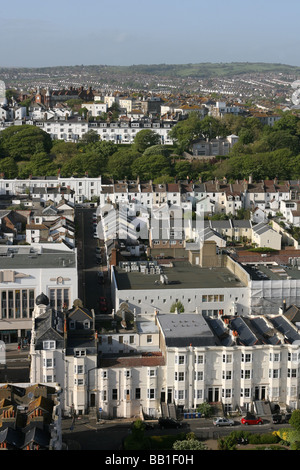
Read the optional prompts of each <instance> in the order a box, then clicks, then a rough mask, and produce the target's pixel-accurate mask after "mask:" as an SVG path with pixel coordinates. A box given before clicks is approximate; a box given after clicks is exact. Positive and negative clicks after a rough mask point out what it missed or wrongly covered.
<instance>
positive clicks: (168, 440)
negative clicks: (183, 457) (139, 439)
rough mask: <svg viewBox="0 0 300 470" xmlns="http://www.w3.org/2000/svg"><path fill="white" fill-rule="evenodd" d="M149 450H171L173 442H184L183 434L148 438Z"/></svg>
mask: <svg viewBox="0 0 300 470" xmlns="http://www.w3.org/2000/svg"><path fill="white" fill-rule="evenodd" d="M148 439H149V442H150V448H151V449H153V450H169V449H172V447H173V444H174V442H176V441H181V440H185V439H186V437H185V433H179V434H171V435H169V434H166V435H162V436H149V438H148Z"/></svg>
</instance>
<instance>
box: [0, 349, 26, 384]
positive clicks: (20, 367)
mask: <svg viewBox="0 0 300 470" xmlns="http://www.w3.org/2000/svg"><path fill="white" fill-rule="evenodd" d="M29 367H30V359H29V349H20V350H18V345H17V344H16V343H13V344H7V345H6V351H5V363H4V364H1V363H0V383H6V382H14V383H15V382H20V383H21V382H22V383H23V382H24V383H28V382H29Z"/></svg>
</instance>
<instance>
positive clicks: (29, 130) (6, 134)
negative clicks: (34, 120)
mask: <svg viewBox="0 0 300 470" xmlns="http://www.w3.org/2000/svg"><path fill="white" fill-rule="evenodd" d="M0 142H1V148H2V150H3V152H4V154H5V156H7V157H12V158H14V159H15V160H29V159H30V157H31V155H33V154H34V153H35V152H37V151H38V152H46V153H49V152H50V150H51V148H52V140H51V137H50V135H49V134H47V132H45V131H43V130H42V129H40V128H39V127H35V126H30V125H24V126H11V127H9V128H7V129H5V130H4V131H2V132H1V134H0Z"/></svg>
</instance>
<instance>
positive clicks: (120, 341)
mask: <svg viewBox="0 0 300 470" xmlns="http://www.w3.org/2000/svg"><path fill="white" fill-rule="evenodd" d="M119 343H120V344H123V336H119Z"/></svg>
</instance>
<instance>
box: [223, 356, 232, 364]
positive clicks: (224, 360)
mask: <svg viewBox="0 0 300 470" xmlns="http://www.w3.org/2000/svg"><path fill="white" fill-rule="evenodd" d="M222 360H223V362H224V363H226V364H230V363H231V362H232V354H223V358H222Z"/></svg>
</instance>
